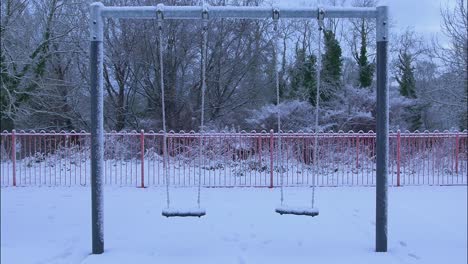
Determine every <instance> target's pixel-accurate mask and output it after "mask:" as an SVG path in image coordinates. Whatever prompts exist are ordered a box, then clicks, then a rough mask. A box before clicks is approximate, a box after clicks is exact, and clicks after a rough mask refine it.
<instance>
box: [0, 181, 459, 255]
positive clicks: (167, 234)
mask: <svg viewBox="0 0 468 264" xmlns="http://www.w3.org/2000/svg"><path fill="white" fill-rule="evenodd" d="M279 192H280V189H279V188H274V189H264V188H261V189H259V188H204V189H203V191H202V198H201V199H202V204H203V206H204V207H205V208H206V213H207V214H206V216H204V217H202V218H165V217H162V216H161V210H162V209H163V208H164V205H165V203H164V201H165V193H164V188H155V187H150V188H145V189H137V188H131V187H123V188H122V187H110V186H108V187H105V188H104V212H105V213H104V216H105V217H104V227H105V245H104V247H105V251H104V253H103V254H101V255H91V254H90V245H91V225H90V220H91V210H90V207H89V205H90V203H91V195H90V190H89V188H83V187H58V188H49V187H27V188H2V192H1V222H2V225H1V252H2V254H1V263H18V264H22V263H44V264H45V263H47V264H51V263H83V264H94V263H100V264H101V263H311V262H313V263H350V264H352V263H382V264H386V263H425V264H430V263H452V264H457V263H460V264H462V263H467V250H466V249H467V246H468V245H467V225H466V223H467V199H466V198H467V188H466V186H447V187H444V186H405V187H391V188H389V203H388V206H389V207H388V238H389V240H388V253H376V252H374V250H375V249H374V246H375V222H374V221H375V188H374V187H338V188H336V187H321V188H317V189H316V195H317V200H316V206H317V207H318V208H319V209H320V216H318V217H314V218H311V217H306V216H291V215H283V216H281V215H279V214H277V213H275V212H274V209H275V207H276V206H277V205H278V204H279V196H280V194H279ZM284 192H285V200H287V202H288V204H291V205H297V206H307V205H308V204H309V203H310V194H311V193H310V190H309V188H306V187H301V188H295V187H291V188H285V190H284ZM171 193H172V197H171V199H172V202H173V204H174V206H181V207H187V206H193V207H194V206H195V205H196V203H195V200H196V188H173V189H172V190H171Z"/></svg>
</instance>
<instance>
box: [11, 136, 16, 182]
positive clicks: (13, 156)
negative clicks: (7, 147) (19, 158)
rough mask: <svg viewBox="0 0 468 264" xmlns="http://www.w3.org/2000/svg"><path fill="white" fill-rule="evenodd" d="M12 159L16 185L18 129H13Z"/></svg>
mask: <svg viewBox="0 0 468 264" xmlns="http://www.w3.org/2000/svg"><path fill="white" fill-rule="evenodd" d="M11 161H12V163H13V186H16V130H14V129H13V130H12V131H11Z"/></svg>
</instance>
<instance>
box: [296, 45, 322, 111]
mask: <svg viewBox="0 0 468 264" xmlns="http://www.w3.org/2000/svg"><path fill="white" fill-rule="evenodd" d="M316 74H317V58H316V56H315V55H308V56H307V55H306V54H305V51H304V49H296V59H295V62H294V64H293V66H292V69H291V70H290V75H291V91H290V95H289V97H290V98H291V99H300V100H307V101H308V102H310V103H311V104H315V91H316V90H317V89H316V88H317V87H316Z"/></svg>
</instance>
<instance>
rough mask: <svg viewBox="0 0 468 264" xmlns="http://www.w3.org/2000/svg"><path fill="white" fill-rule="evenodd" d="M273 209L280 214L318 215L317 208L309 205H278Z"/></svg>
mask: <svg viewBox="0 0 468 264" xmlns="http://www.w3.org/2000/svg"><path fill="white" fill-rule="evenodd" d="M275 211H276V212H277V213H278V214H280V215H284V214H290V215H306V216H312V217H314V216H317V215H319V210H318V209H317V208H311V207H288V206H278V207H276V209H275Z"/></svg>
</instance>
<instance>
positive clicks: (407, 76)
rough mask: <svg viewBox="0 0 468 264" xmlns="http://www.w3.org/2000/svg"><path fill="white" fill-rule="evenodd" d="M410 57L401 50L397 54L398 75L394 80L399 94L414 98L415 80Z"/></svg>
mask: <svg viewBox="0 0 468 264" xmlns="http://www.w3.org/2000/svg"><path fill="white" fill-rule="evenodd" d="M411 61H412V57H411V55H410V54H408V53H406V52H403V53H401V54H400V55H399V56H398V66H397V69H398V75H397V76H396V81H397V82H398V85H399V86H400V94H401V95H402V96H404V97H406V98H410V99H416V80H415V78H414V67H412V65H411Z"/></svg>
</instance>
